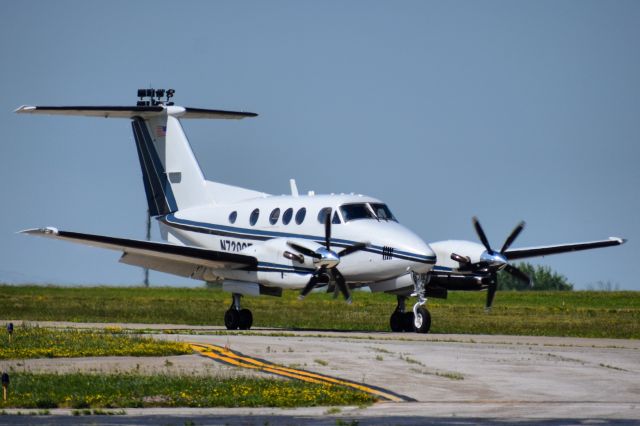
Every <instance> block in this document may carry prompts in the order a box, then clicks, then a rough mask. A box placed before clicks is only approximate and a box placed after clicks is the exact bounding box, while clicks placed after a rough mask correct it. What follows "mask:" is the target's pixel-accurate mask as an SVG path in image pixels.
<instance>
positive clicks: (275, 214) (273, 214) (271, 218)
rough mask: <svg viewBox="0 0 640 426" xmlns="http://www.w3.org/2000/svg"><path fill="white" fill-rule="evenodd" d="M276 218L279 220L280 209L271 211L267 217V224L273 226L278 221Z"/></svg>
mask: <svg viewBox="0 0 640 426" xmlns="http://www.w3.org/2000/svg"><path fill="white" fill-rule="evenodd" d="M278 218H280V209H273V211H272V212H271V214H270V215H269V223H270V224H272V225H275V224H276V222H277V221H278Z"/></svg>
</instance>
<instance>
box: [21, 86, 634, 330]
mask: <svg viewBox="0 0 640 426" xmlns="http://www.w3.org/2000/svg"><path fill="white" fill-rule="evenodd" d="M173 94H174V91H173V90H167V91H165V90H162V89H160V90H154V89H141V90H138V97H139V99H140V100H139V101H138V102H137V105H136V106H70V107H64V106H62V107H59V106H58V107H55V106H54V107H50V106H22V107H20V108H18V109H17V110H16V112H17V113H21V114H56V115H79V116H90V117H111V118H127V119H130V120H131V125H132V128H133V135H134V139H135V143H136V147H137V151H138V157H139V160H140V166H141V169H142V178H143V183H144V189H145V192H146V196H147V202H148V205H149V213H150V215H151V216H154V217H155V218H156V219H157V220H158V222H159V226H160V230H161V235H162V237H163V239H164V240H166V241H167V242H166V243H161V242H151V241H141V240H132V239H126V238H117V237H109V236H102V235H93V234H84V233H78V232H71V231H62V230H58V229H56V228H52V227H47V228H40V229H29V230H25V231H22V232H24V233H26V234H31V235H39V236H43V237H48V238H55V239H61V240H67V241H72V242H76V243H81V244H86V245H90V246H95V247H102V248H107V249H112V250H117V251H121V252H122V257H121V258H120V262H122V263H126V264H129V265H135V266H139V267H143V268H148V269H153V270H156V271H161V272H165V273H169V274H175V275H179V276H183V277H189V278H193V279H196V280H205V281H217V280H221V281H222V288H223V290H225V291H227V292H230V293H231V294H232V300H233V301H232V304H231V306H230V308H229V309H228V310H227V311H226V313H225V316H224V322H225V326H226V327H227V328H228V329H231V330H233V329H243V330H246V329H249V328H250V327H251V325H252V323H253V316H252V314H251V311H250V310H248V309H243V308H242V307H241V303H240V301H241V297H242V296H243V295H251V296H259V295H270V296H280V295H281V294H282V290H283V289H297V290H300V299H302V298H304V297H305V296H306V295H307V294H309V292H311V291H312V290H313V289H315V288H320V287H326V288H327V291H332V292H334V295H337V294H338V293H341V294H342V296H343V297H344V298H345V299H346V300H347V302H351V289H353V288H359V287H369V288H370V289H371V291H373V292H386V293H390V294H394V295H396V296H397V306H396V308H395V310H394V311H393V313H392V314H391V317H390V327H391V330H392V331H417V332H419V333H427V332H428V331H429V328H430V326H431V316H430V314H429V311H428V310H427V309H426V307H425V304H426V301H427V298H428V297H436V298H446V297H447V292H448V291H449V290H474V291H478V290H487V301H486V309H490V308H491V305H492V303H493V298H494V295H495V292H496V287H497V279H496V277H497V273H498V271H500V270H505V271H507V272H508V273H510V274H512V275H514V276H515V277H516V278H518V279H520V280H523V281H525V282H528V283H530V279H529V277H527V276H526V275H525V274H524V273H522V272H521V271H520V270H518V269H517V268H516V267H514V266H512V265H510V264H509V262H510V261H512V260H516V259H525V258H529V257H534V256H545V255H550V254H557V253H564V252H570V251H577V250H587V249H592V248H598V247H608V246H614V245H619V244H622V243H624V240H623V239H620V238H609V239H608V240H600V241H593V242H586V243H575V244H562V245H555V246H542V247H534V248H520V249H512V248H511V245H512V243H513V242H514V241H515V239H516V238H517V236H518V235H519V234H520V232H521V231H522V229H523V228H524V222H522V223H520V224H518V225H517V226H516V228H515V229H514V230H513V232H512V233H511V234H510V235H509V237H508V238H507V239H506V241H505V242H504V244H503V245H502V248H501V249H500V250H499V251H496V250H494V248H492V246H491V245H490V244H489V241H488V239H487V237H486V235H485V233H484V231H483V229H482V227H481V225H480V223H479V222H478V220H477V219H476V218H474V219H473V224H474V227H475V230H476V233H477V234H478V237H479V239H480V241H481V244H478V243H476V242H472V241H439V242H434V243H430V244H427V243H426V242H424V241H423V240H422V239H421V238H420V237H419V236H418V235H416V234H415V233H413V232H412V231H411V230H409V229H408V228H406V227H404V226H403V225H401V224H400V223H399V222H398V220H397V219H396V218H395V217H394V215H393V214H392V213H391V210H390V209H389V207H388V206H387V205H386V204H385V203H384V202H382V201H381V200H378V199H376V198H372V197H368V196H364V195H359V194H339V195H334V194H331V195H315V194H314V193H313V192H309V193H308V194H306V195H303V194H299V193H298V190H297V187H296V184H295V181H293V180H292V181H291V182H290V183H291V195H287V196H274V195H269V194H265V193H262V192H258V191H253V190H249V189H245V188H240V187H237V186H231V185H226V184H223V183H218V182H212V181H208V180H206V179H205V177H204V174H203V173H202V170H201V169H200V167H199V165H198V162H197V161H196V159H195V157H194V155H193V152H192V151H191V147H190V145H189V142H188V140H187V137H186V136H185V134H184V132H183V130H182V126H181V123H180V120H181V119H205V118H208V119H243V118H248V117H255V116H257V114H254V113H249V112H235V111H223V110H211V109H200V108H188V107H180V106H176V105H174V104H173V102H170V99H171V97H172V96H173ZM409 296H413V297H416V298H417V300H416V302H415V304H414V305H413V309H411V310H408V311H407V310H406V309H405V302H406V300H407V298H408V297H409Z"/></svg>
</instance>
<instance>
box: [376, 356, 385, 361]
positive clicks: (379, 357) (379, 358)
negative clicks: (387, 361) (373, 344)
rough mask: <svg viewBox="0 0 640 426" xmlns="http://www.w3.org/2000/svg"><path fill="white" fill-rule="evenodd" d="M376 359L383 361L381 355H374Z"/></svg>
mask: <svg viewBox="0 0 640 426" xmlns="http://www.w3.org/2000/svg"><path fill="white" fill-rule="evenodd" d="M376 361H384V358H383V357H382V355H376Z"/></svg>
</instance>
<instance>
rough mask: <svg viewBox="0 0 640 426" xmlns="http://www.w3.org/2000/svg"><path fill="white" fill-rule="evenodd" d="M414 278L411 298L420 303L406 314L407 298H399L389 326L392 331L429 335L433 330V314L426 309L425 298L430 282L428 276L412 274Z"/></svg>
mask: <svg viewBox="0 0 640 426" xmlns="http://www.w3.org/2000/svg"><path fill="white" fill-rule="evenodd" d="M411 277H412V278H413V285H414V292H413V293H412V294H411V296H417V297H418V301H417V302H416V304H415V305H413V310H411V311H409V312H405V308H406V307H405V305H406V301H407V296H397V297H398V304H397V305H396V309H395V311H393V314H391V318H390V319H389V325H390V326H391V331H394V332H401V331H415V332H416V333H428V332H429V329H430V328H431V314H430V313H429V311H428V310H427V308H425V307H424V305H425V304H426V303H427V299H426V297H425V286H426V285H427V282H428V281H429V276H428V275H427V274H416V273H413V272H412V273H411Z"/></svg>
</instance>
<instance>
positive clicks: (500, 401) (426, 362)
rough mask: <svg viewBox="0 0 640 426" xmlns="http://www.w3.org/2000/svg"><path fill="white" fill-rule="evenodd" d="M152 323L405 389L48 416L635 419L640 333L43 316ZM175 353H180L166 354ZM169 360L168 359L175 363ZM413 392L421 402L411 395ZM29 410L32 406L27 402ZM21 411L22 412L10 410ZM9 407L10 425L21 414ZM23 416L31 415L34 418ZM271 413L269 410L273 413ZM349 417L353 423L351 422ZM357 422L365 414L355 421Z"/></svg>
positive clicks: (157, 328) (191, 361) (72, 366)
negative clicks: (362, 396) (424, 330)
mask: <svg viewBox="0 0 640 426" xmlns="http://www.w3.org/2000/svg"><path fill="white" fill-rule="evenodd" d="M41 325H42V326H59V327H66V326H73V327H87V328H93V327H105V326H114V325H116V326H120V327H123V328H131V329H144V330H146V331H151V332H154V333H156V334H152V335H153V336H154V337H156V338H160V339H170V340H179V341H183V342H189V343H194V344H198V345H215V346H216V347H224V348H226V349H229V350H231V351H235V352H238V353H240V354H241V355H242V356H243V357H246V358H247V359H259V360H263V361H267V362H269V363H270V364H272V365H278V366H282V367H287V368H291V369H296V370H302V371H307V372H313V373H318V374H319V375H324V376H328V377H332V378H338V379H341V380H344V381H349V382H353V383H358V384H362V385H364V386H369V387H371V388H374V389H382V390H386V391H389V392H391V393H393V394H394V395H401V396H405V397H407V398H406V399H405V400H404V401H401V402H380V403H377V404H374V405H373V406H370V407H364V408H363V407H343V408H338V409H333V410H330V409H328V408H327V407H311V408H299V409H293V410H291V409H286V410H281V409H273V408H260V409H256V408H251V409H238V408H233V409H230V408H216V409H202V410H200V409H197V410H195V409H135V410H134V409H129V410H126V411H127V415H126V416H109V417H108V418H106V417H97V418H96V417H92V418H85V417H81V418H72V417H68V412H65V411H64V410H52V411H51V415H50V416H45V417H39V418H38V423H41V424H42V423H45V424H46V423H50V424H58V423H60V424H62V423H63V422H64V423H69V422H79V423H83V422H84V423H86V422H91V421H94V420H96V421H98V422H99V423H104V424H141V423H146V424H157V422H156V420H158V418H159V417H158V416H160V417H162V418H164V419H165V420H163V421H162V422H161V423H164V424H183V423H184V421H185V420H184V419H192V420H193V421H194V422H195V423H196V424H265V422H268V423H269V424H334V425H335V424H341V422H342V424H349V422H352V421H358V422H359V424H432V423H438V424H477V423H484V424H494V423H495V424H504V423H505V422H507V423H512V422H516V421H517V422H521V423H522V424H529V423H530V424H586V423H593V422H597V423H598V424H637V423H640V341H638V340H623V339H583V338H560V337H537V336H484V335H482V336H481V335H435V334H434V335H418V334H414V333H362V332H329V331H289V330H274V329H255V330H251V331H250V332H248V333H246V332H245V333H242V332H238V333H233V334H229V333H226V332H225V331H224V330H222V329H220V328H212V327H188V328H187V327H185V326H182V325H178V326H176V325H167V324H162V325H154V326H150V325H148V324H77V323H41ZM166 359H170V360H171V362H170V363H166V362H165V361H166ZM16 363H17V361H0V369H9V368H14V369H15V368H24V369H29V370H32V371H39V370H46V371H51V370H52V369H54V370H57V371H78V370H86V371H108V370H111V369H114V368H116V369H118V371H127V370H128V369H134V368H137V369H138V370H140V369H141V368H142V369H143V370H144V371H149V372H159V371H164V372H200V373H203V374H216V375H237V374H248V375H265V374H269V372H268V371H262V370H260V369H250V368H243V367H242V366H234V365H230V364H229V363H219V362H217V361H216V360H214V359H212V358H208V357H206V356H201V355H186V356H182V357H161V358H149V359H147V358H135V357H117V358H107V359H105V358H102V359H101V358H98V359H92V358H80V359H73V360H69V359H65V360H59V359H45V360H21V361H20V363H21V367H18V366H17V365H16ZM169 365H170V366H171V367H168V366H169ZM410 399H413V400H415V401H414V402H406V401H408V400H410ZM23 411H24V410H23ZM10 412H12V411H10ZM17 417H19V416H12V415H9V416H0V424H4V423H6V422H8V423H12V421H13V422H15V421H16V420H18V421H20V419H19V418H17ZM26 419H27V418H26V417H24V416H23V417H22V421H24V420H26ZM269 419H271V420H269ZM344 422H346V423H344ZM354 424H355V423H354Z"/></svg>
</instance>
